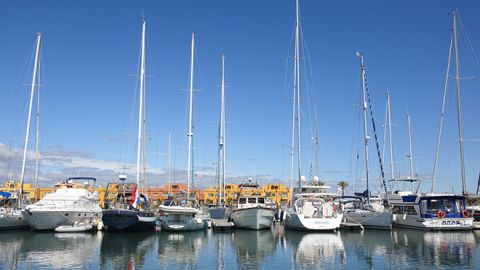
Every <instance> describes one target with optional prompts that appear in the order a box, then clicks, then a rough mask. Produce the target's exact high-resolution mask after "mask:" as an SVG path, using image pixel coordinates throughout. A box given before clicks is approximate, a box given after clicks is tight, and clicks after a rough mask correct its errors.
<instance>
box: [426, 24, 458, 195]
mask: <svg viewBox="0 0 480 270" xmlns="http://www.w3.org/2000/svg"><path fill="white" fill-rule="evenodd" d="M453 37H454V34H453V33H452V37H451V38H450V47H449V49H448V62H447V71H446V72H445V84H444V88H443V100H442V111H441V113H440V126H439V128H438V136H437V147H436V150H435V161H434V163H433V177H432V188H431V190H430V192H431V193H434V192H435V179H436V177H437V164H438V156H439V153H440V141H441V139H442V127H443V117H444V115H445V104H446V100H447V86H448V78H449V77H450V60H451V58H452V45H453Z"/></svg>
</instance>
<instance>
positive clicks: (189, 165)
mask: <svg viewBox="0 0 480 270" xmlns="http://www.w3.org/2000/svg"><path fill="white" fill-rule="evenodd" d="M194 50H195V33H192V45H191V51H190V86H189V91H188V92H189V114H188V134H187V136H188V157H187V196H188V197H190V184H191V182H192V181H193V160H192V147H193V146H192V143H193V122H192V121H193V111H192V110H193V64H194V56H195V55H194Z"/></svg>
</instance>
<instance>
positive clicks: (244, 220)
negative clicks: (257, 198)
mask: <svg viewBox="0 0 480 270" xmlns="http://www.w3.org/2000/svg"><path fill="white" fill-rule="evenodd" d="M274 215H275V209H273V208H262V207H255V208H242V209H235V210H233V211H232V214H231V215H230V218H231V220H232V221H233V224H234V226H235V228H239V229H251V230H260V229H267V228H270V227H271V226H272V223H273V216H274Z"/></svg>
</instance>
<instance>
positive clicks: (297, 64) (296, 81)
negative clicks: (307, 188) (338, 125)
mask: <svg viewBox="0 0 480 270" xmlns="http://www.w3.org/2000/svg"><path fill="white" fill-rule="evenodd" d="M296 6H297V9H296V10H297V13H296V21H295V65H294V68H295V70H294V71H295V75H294V80H293V81H294V86H296V87H295V88H296V90H297V91H296V92H297V133H298V136H297V145H298V148H297V153H298V157H297V161H298V186H299V188H302V155H301V154H302V150H301V149H302V147H301V145H302V144H301V126H302V125H301V114H300V112H301V111H300V41H299V35H300V10H299V8H300V7H299V4H298V0H297V1H296Z"/></svg>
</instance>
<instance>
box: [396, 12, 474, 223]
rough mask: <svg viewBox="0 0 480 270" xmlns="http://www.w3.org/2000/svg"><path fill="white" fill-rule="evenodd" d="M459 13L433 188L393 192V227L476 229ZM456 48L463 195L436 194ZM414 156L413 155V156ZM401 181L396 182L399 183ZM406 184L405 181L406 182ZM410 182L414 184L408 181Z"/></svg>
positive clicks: (452, 45) (455, 20)
mask: <svg viewBox="0 0 480 270" xmlns="http://www.w3.org/2000/svg"><path fill="white" fill-rule="evenodd" d="M457 13H458V11H456V10H455V11H454V12H453V13H452V20H453V31H452V37H451V39H450V48H449V55H448V64H447V71H446V75H445V88H444V94H443V104H442V112H441V116H440V128H439V133H438V138H437V150H436V155H435V162H434V168H433V179H432V188H431V192H430V193H420V192H418V190H419V187H420V180H418V181H417V188H416V190H415V191H402V190H395V189H394V188H392V192H391V193H389V194H387V198H388V203H389V204H390V205H391V206H392V213H393V225H394V226H400V227H410V228H416V229H424V230H439V231H443V230H470V229H472V226H473V218H472V217H471V215H470V213H469V212H468V210H467V209H466V196H465V194H466V184H465V168H464V156H463V139H462V113H461V103H460V82H459V80H460V77H459V72H458V68H459V62H458V61H459V60H458V48H457ZM452 47H453V48H454V51H455V80H456V92H457V116H458V129H459V132H458V133H459V143H460V166H461V176H462V192H463V194H462V195H456V194H445V193H435V177H436V174H437V161H438V154H439V146H440V140H441V132H442V124H443V116H444V112H445V101H446V94H447V83H448V78H449V76H450V74H449V73H450V59H451V55H452ZM410 154H411V153H410ZM397 181H399V180H395V181H394V184H395V182H397ZM404 181H405V180H404ZM407 181H410V180H409V179H407Z"/></svg>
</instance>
